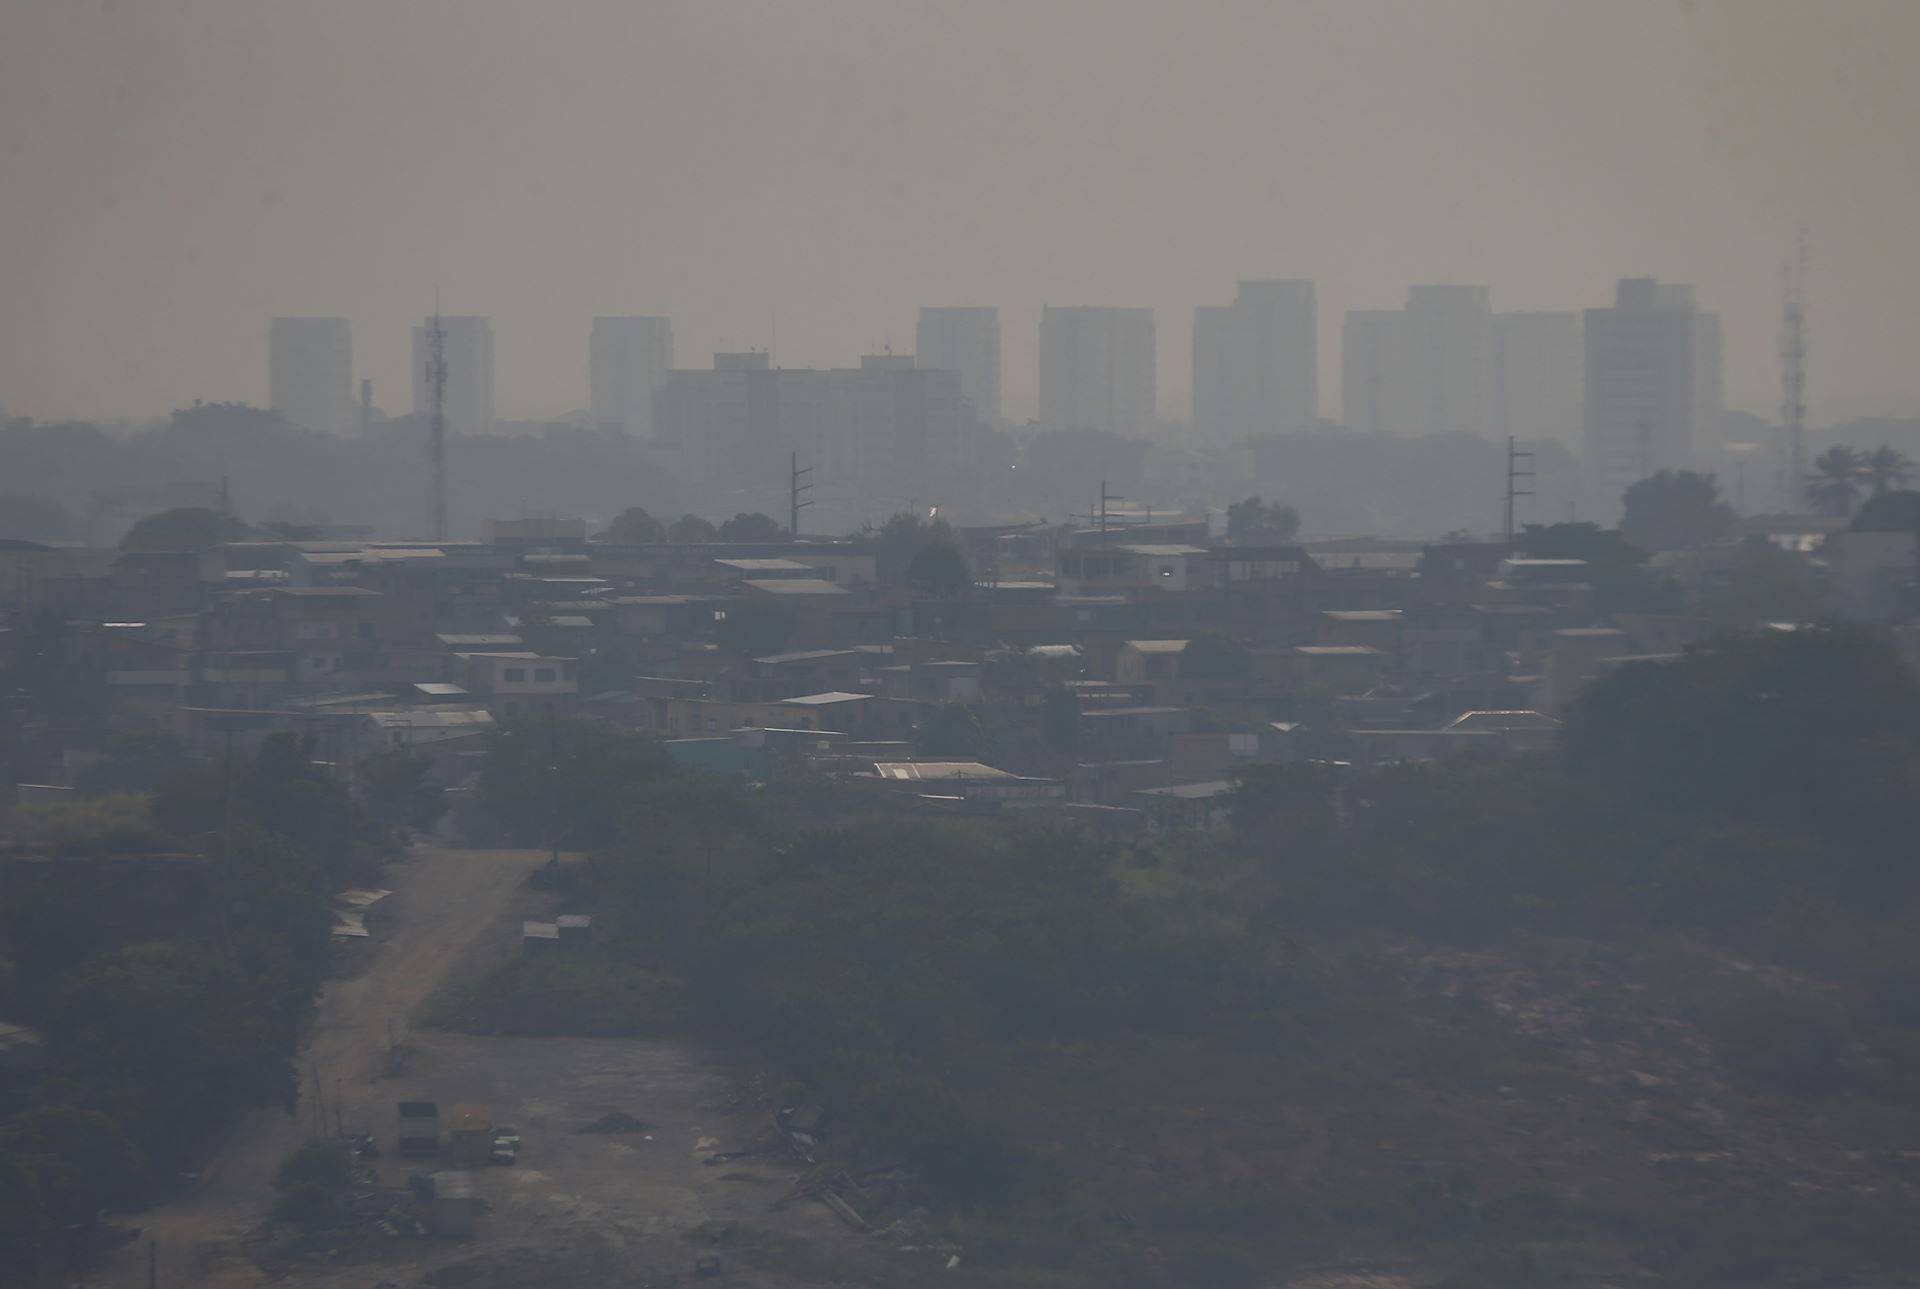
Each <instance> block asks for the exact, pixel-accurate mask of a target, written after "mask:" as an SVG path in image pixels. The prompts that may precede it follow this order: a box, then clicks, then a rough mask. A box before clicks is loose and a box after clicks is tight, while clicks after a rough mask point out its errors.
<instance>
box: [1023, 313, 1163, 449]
mask: <svg viewBox="0 0 1920 1289" xmlns="http://www.w3.org/2000/svg"><path fill="white" fill-rule="evenodd" d="M1154 391H1155V384H1154V342H1153V310H1151V309H1095V308H1068V309H1056V308H1054V307H1053V306H1052V305H1048V306H1047V307H1046V308H1045V309H1043V310H1042V311H1041V314H1040V426H1041V428H1042V429H1047V430H1109V431H1111V432H1113V433H1115V434H1124V435H1127V436H1129V437H1133V438H1140V437H1144V436H1145V435H1147V434H1148V433H1150V432H1151V431H1152V429H1153V427H1154V421H1155V412H1156V406H1155V401H1154V399H1155V393H1154Z"/></svg>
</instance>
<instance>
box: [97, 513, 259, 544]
mask: <svg viewBox="0 0 1920 1289" xmlns="http://www.w3.org/2000/svg"><path fill="white" fill-rule="evenodd" d="M246 535H247V526H246V525H245V524H243V523H241V522H240V521H239V520H237V519H232V518H229V517H228V516H225V515H222V514H221V513H220V512H219V511H217V510H209V509H207V508H206V507H204V506H180V507H177V508H176V509H173V510H163V511H160V512H159V513H158V514H153V515H148V516H147V517H146V518H145V519H142V520H140V521H139V522H137V523H136V524H134V526H133V527H131V528H129V529H128V530H127V534H126V536H124V537H122V538H121V539H120V549H121V550H123V551H199V550H206V549H208V548H209V547H213V546H219V545H222V544H224V543H226V542H231V541H238V540H240V539H241V538H243V537H245V536H246Z"/></svg>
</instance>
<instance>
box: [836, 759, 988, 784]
mask: <svg viewBox="0 0 1920 1289" xmlns="http://www.w3.org/2000/svg"><path fill="white" fill-rule="evenodd" d="M873 768H874V771H875V772H876V773H877V774H879V776H880V777H881V778H883V779H894V780H899V781H915V782H921V783H925V782H932V781H937V780H943V779H1017V778H1019V777H1020V776H1019V775H1017V774H1009V773H1007V772H1006V771H1005V770H996V769H994V768H993V767H992V766H990V765H983V764H981V763H980V762H979V761H875V762H874V763H873Z"/></svg>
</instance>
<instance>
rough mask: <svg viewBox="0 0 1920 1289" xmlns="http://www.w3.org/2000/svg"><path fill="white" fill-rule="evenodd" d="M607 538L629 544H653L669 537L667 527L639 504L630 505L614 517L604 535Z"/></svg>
mask: <svg viewBox="0 0 1920 1289" xmlns="http://www.w3.org/2000/svg"><path fill="white" fill-rule="evenodd" d="M602 536H603V537H604V539H605V540H607V541H610V542H619V543H621V544H622V545H628V546H652V545H654V544H656V543H658V542H663V541H665V540H666V538H667V530H666V527H665V526H664V525H663V524H661V522H660V521H659V520H658V519H655V518H654V517H653V516H652V515H650V514H648V513H647V512H646V511H645V510H643V509H642V508H640V507H639V506H628V507H627V508H626V509H625V510H623V511H621V512H620V513H619V514H617V515H615V516H614V517H613V522H612V523H610V524H608V525H607V531H606V532H605V533H604V534H603V535H602Z"/></svg>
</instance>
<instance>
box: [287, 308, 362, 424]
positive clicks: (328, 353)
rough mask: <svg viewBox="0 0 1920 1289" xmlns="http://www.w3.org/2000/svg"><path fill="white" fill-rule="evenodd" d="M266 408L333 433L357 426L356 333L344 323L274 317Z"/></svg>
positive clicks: (342, 320)
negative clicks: (354, 350)
mask: <svg viewBox="0 0 1920 1289" xmlns="http://www.w3.org/2000/svg"><path fill="white" fill-rule="evenodd" d="M267 404H268V406H270V407H272V408H273V410H274V411H276V412H279V413H280V414H281V415H282V416H284V417H286V418H287V420H289V421H291V422H292V423H293V424H295V425H298V426H300V427H301V428H303V429H308V430H325V431H326V432H327V433H329V434H341V433H344V432H346V431H347V430H348V429H349V428H350V427H351V426H352V425H353V424H354V419H355V416H354V407H353V330H352V328H351V327H350V326H349V325H348V323H347V320H346V319H345V318H275V319H274V320H273V322H272V324H271V325H270V326H268V328H267Z"/></svg>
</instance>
